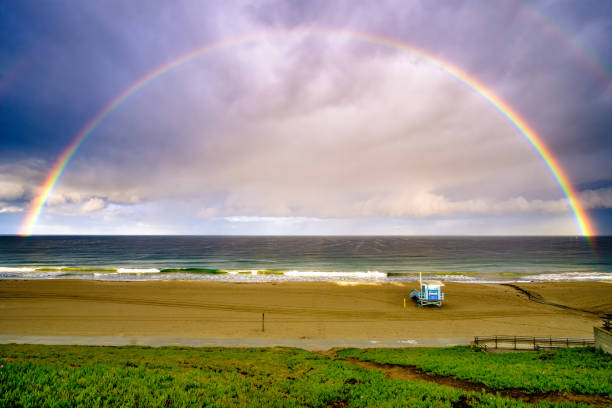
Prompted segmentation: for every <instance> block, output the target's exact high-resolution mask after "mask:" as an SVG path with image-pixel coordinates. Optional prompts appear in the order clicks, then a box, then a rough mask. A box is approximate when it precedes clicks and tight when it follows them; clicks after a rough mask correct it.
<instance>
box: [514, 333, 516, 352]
mask: <svg viewBox="0 0 612 408" xmlns="http://www.w3.org/2000/svg"><path fill="white" fill-rule="evenodd" d="M514 349H515V350H516V336H514Z"/></svg>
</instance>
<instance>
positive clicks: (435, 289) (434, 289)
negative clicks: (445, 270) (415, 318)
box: [410, 273, 444, 307]
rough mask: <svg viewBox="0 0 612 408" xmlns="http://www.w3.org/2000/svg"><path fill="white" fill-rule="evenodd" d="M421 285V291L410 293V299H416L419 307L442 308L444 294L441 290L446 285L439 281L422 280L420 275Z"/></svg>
mask: <svg viewBox="0 0 612 408" xmlns="http://www.w3.org/2000/svg"><path fill="white" fill-rule="evenodd" d="M419 284H420V285H421V289H420V290H416V289H414V290H412V291H411V292H410V297H411V298H413V299H416V301H417V303H418V305H419V306H427V305H436V306H438V307H442V301H443V300H444V292H442V289H441V288H442V286H444V284H443V283H442V282H440V281H437V280H422V279H421V274H420V273H419Z"/></svg>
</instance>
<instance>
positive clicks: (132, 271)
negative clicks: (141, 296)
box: [117, 268, 159, 273]
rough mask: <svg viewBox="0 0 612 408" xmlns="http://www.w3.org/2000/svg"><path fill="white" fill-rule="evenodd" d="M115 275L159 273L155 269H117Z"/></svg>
mask: <svg viewBox="0 0 612 408" xmlns="http://www.w3.org/2000/svg"><path fill="white" fill-rule="evenodd" d="M117 273H159V269H156V268H142V269H139V268H119V269H117Z"/></svg>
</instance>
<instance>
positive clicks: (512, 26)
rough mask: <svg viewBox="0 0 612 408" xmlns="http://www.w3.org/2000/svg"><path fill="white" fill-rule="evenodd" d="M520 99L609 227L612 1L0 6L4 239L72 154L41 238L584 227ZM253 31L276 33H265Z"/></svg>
mask: <svg viewBox="0 0 612 408" xmlns="http://www.w3.org/2000/svg"><path fill="white" fill-rule="evenodd" d="M348 32H357V33H365V34H372V35H376V36H384V37H387V38H390V39H393V40H394V41H397V42H402V43H405V44H406V46H409V47H412V48H414V49H418V50H421V51H422V52H423V53H425V54H427V55H430V56H431V57H434V58H438V59H441V60H443V61H446V62H447V63H449V64H451V65H452V66H454V67H457V68H459V69H460V70H462V71H463V72H466V73H469V75H470V76H471V77H473V78H475V79H477V80H478V81H479V82H480V83H481V84H483V85H484V86H485V87H486V88H487V89H488V90H490V91H491V92H492V93H494V94H496V95H497V96H498V97H499V98H500V99H502V100H503V101H505V102H506V103H507V104H508V105H509V106H511V107H512V109H513V110H514V111H516V112H517V113H518V114H519V115H520V116H521V117H522V118H523V119H524V120H525V121H526V122H527V123H528V124H529V125H530V126H531V127H532V128H533V129H534V130H535V131H536V133H537V134H538V136H539V137H540V138H541V140H542V141H543V143H544V144H545V145H546V146H548V148H549V149H550V150H551V152H553V154H554V156H555V157H556V159H557V161H558V163H559V164H560V166H561V167H562V168H563V170H564V171H565V173H566V175H567V176H568V178H569V179H570V180H571V182H572V184H573V186H574V187H575V189H576V190H577V191H578V192H579V195H580V200H581V202H582V204H583V206H584V207H585V208H587V209H588V213H589V216H590V218H591V220H592V221H593V223H594V224H595V226H596V228H597V230H598V232H599V233H601V234H612V221H611V220H612V160H610V158H611V157H612V83H611V79H612V74H611V72H612V71H611V68H610V67H612V47H610V41H611V40H612V3H611V2H607V1H598V0H593V1H589V0H585V1H580V2H577V1H570V0H568V1H563V0H561V1H533V2H532V1H519V0H496V1H490V0H482V1H466V2H454V1H431V0H422V1H418V0H415V1H409V2H407V1H403V0H402V1H391V0H390V1H381V0H375V1H353V0H347V1H328V0H321V1H318V0H313V1H282V0H269V1H268V0H260V1H255V0H251V1H233V2H225V1H218V2H217V1H208V2H202V1H173V2H148V1H129V2H125V1H114V0H113V1H111V0H103V1H96V2H78V1H52V2H40V1H20V2H3V3H2V4H1V5H0V43H1V47H0V132H1V136H0V234H14V233H17V231H18V230H19V227H20V225H21V224H22V222H23V220H24V218H25V216H26V214H27V211H28V207H29V205H30V203H31V201H32V200H33V198H34V197H35V196H36V195H37V193H38V192H39V191H40V187H41V184H42V183H43V181H44V179H45V177H46V176H47V173H48V172H49V170H50V169H51V168H52V166H53V164H54V163H55V161H56V160H57V158H58V156H59V155H60V154H61V153H62V152H63V151H64V150H65V149H66V148H67V147H68V145H69V144H70V143H71V141H72V140H74V139H75V137H76V136H77V134H78V133H79V131H80V130H81V129H83V127H84V126H86V124H87V123H88V122H89V121H90V120H91V119H92V118H94V117H95V116H96V115H97V114H98V113H99V112H100V111H102V110H103V109H104V108H105V107H107V106H108V105H109V103H111V101H113V100H114V99H115V98H116V97H117V96H118V95H120V94H121V93H122V92H124V91H125V90H126V89H128V88H130V86H132V85H133V84H135V83H136V82H138V80H140V79H141V78H143V77H144V76H146V75H147V74H149V73H150V72H153V71H155V70H156V69H158V68H159V67H160V66H163V65H164V64H167V63H169V62H171V61H174V60H177V59H178V58H180V57H182V56H184V55H187V54H189V53H190V52H192V51H193V50H195V49H198V48H202V47H205V46H207V45H209V44H215V43H219V42H223V41H228V40H232V39H236V38H243V40H241V41H235V42H232V43H231V45H228V46H222V47H217V48H215V49H214V50H212V51H209V52H202V53H199V54H198V55H196V56H194V57H193V58H190V59H188V60H186V61H185V62H184V63H182V64H180V65H177V66H176V67H174V68H172V69H170V70H168V71H167V72H165V73H163V74H162V75H159V76H157V77H155V78H154V79H153V80H151V81H149V82H147V83H146V84H145V85H144V86H142V87H141V88H139V89H138V90H137V91H136V92H134V93H132V94H131V95H130V96H129V98H127V99H126V100H124V101H123V102H122V103H121V104H119V105H118V106H117V107H116V109H114V110H113V111H112V112H111V113H110V114H108V115H107V116H106V117H105V118H104V119H103V120H102V121H101V122H100V123H99V124H98V125H97V126H96V127H95V128H94V130H93V131H92V132H91V134H90V135H89V136H88V137H87V138H86V139H85V141H84V142H83V144H82V145H81V147H80V148H79V149H78V150H77V151H76V153H75V155H74V156H73V158H72V160H71V161H70V162H69V163H68V165H67V167H66V169H65V171H64V173H63V174H62V175H61V177H60V179H59V181H58V183H57V184H56V186H55V188H54V189H53V192H52V194H51V196H50V197H49V200H48V201H47V203H46V205H45V207H44V209H43V212H42V214H41V216H40V217H39V219H38V221H37V223H36V224H35V225H34V228H33V232H34V233H36V234H385V235H394V234H408V235H432V234H433V235H446V234H453V235H456V234H461V235H465V234H470V235H471V234H494V235H506V234H510V235H548V234H555V235H573V234H577V233H578V232H579V230H578V227H577V225H576V221H575V218H574V217H573V214H572V212H571V209H570V208H569V206H568V204H567V200H566V197H565V196H564V195H563V191H562V190H561V188H560V186H559V184H558V182H557V181H556V179H555V178H554V177H553V175H552V174H551V172H550V170H549V169H548V168H547V166H546V164H545V163H544V161H543V160H542V158H541V157H540V156H539V155H538V153H537V152H536V150H535V149H534V148H533V147H532V146H531V145H530V144H529V143H528V142H527V140H526V139H525V137H524V136H523V135H521V134H520V132H519V131H518V130H517V129H516V128H515V127H514V126H513V125H512V123H511V121H510V120H509V119H508V118H507V117H505V116H504V115H502V114H501V113H500V112H499V111H498V110H496V109H495V107H494V106H492V105H491V103H489V102H488V101H487V100H485V99H484V98H483V97H482V96H481V95H479V94H478V93H476V92H474V90H472V89H471V88H470V87H468V86H466V84H464V83H462V82H461V81H459V80H457V79H456V78H454V77H453V76H451V75H449V74H448V73H447V72H445V71H444V70H442V69H440V68H439V67H438V66H436V65H435V64H433V63H431V61H428V60H427V59H426V58H422V57H420V56H419V55H417V54H414V53H410V52H408V51H406V50H405V49H400V48H397V47H389V46H387V45H384V44H381V43H379V42H375V41H374V42H372V41H364V40H363V38H361V37H359V36H357V35H352V34H347V33H348ZM255 33H264V35H258V36H254V35H252V34H255Z"/></svg>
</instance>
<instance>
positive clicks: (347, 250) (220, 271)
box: [0, 236, 612, 282]
mask: <svg viewBox="0 0 612 408" xmlns="http://www.w3.org/2000/svg"><path fill="white" fill-rule="evenodd" d="M419 273H422V275H423V277H424V278H430V279H440V280H444V281H457V282H529V281H535V282H546V281H601V280H612V237H596V238H592V239H591V241H590V242H589V241H587V240H586V239H585V238H583V237H382V236H371V237H362V236H358V237H339V236H325V237H322V236H317V237H315V236H285V237H270V236H259V237H254V236H33V237H18V236H0V279H93V280H121V281H146V280H207V281H235V282H278V281H367V282H401V281H413V280H415V279H418V276H419Z"/></svg>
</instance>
